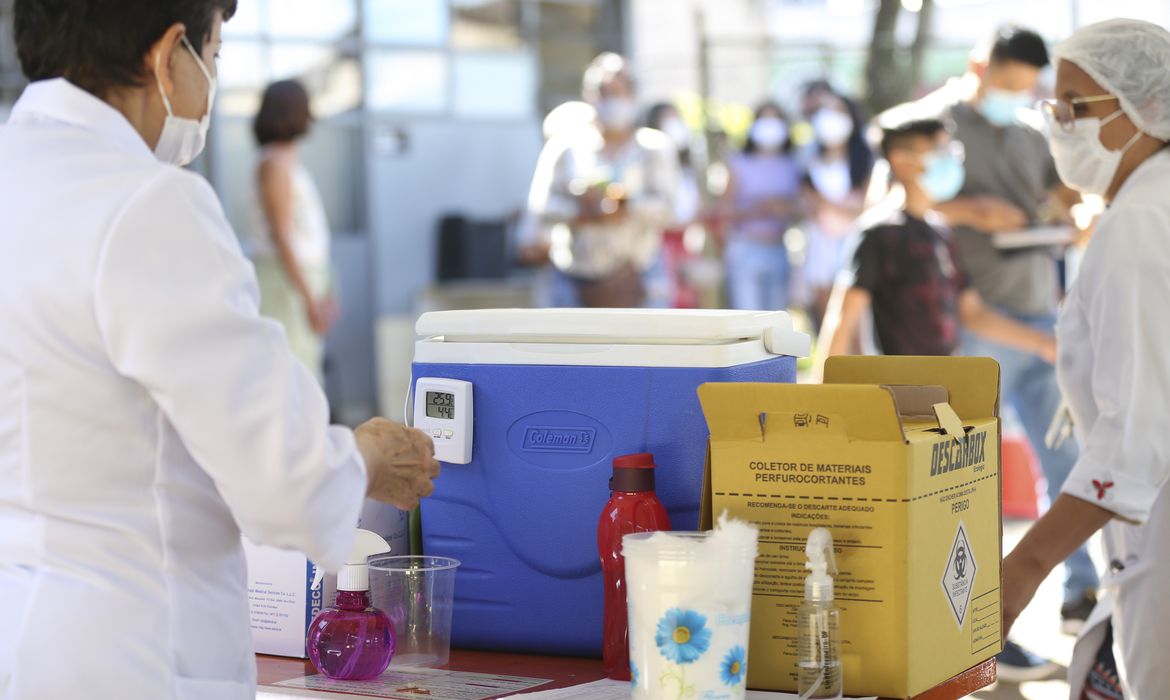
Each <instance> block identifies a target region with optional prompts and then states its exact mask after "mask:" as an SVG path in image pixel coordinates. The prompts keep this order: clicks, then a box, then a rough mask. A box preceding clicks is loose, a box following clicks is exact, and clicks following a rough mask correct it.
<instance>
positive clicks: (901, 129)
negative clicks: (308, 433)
mask: <svg viewBox="0 0 1170 700" xmlns="http://www.w3.org/2000/svg"><path fill="white" fill-rule="evenodd" d="M878 121H879V126H880V127H881V130H882V144H881V147H882V155H883V156H885V157H886V158H889V157H890V153H891V152H893V151H894V150H897V149H898V148H901V147H902V146H904V145H906V143H907V142H908V141H910V140H912V139H916V138H923V137H925V138H928V139H935V138H938V135H939V134H942V133H946V132H948V131H949V130H948V129H947V124H946V122H944V121H943V120H942V119H940V118H938V117H912V118H909V119H906V120H904V121H901V122H895V121H886V122H885V123H882V122H881V118H880V117H879V119H878Z"/></svg>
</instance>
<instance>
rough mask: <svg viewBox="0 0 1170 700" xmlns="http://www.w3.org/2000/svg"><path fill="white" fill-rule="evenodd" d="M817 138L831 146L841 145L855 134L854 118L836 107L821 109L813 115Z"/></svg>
mask: <svg viewBox="0 0 1170 700" xmlns="http://www.w3.org/2000/svg"><path fill="white" fill-rule="evenodd" d="M812 127H813V131H814V132H816V135H817V140H818V141H820V142H821V143H822V144H824V145H825V146H828V147H829V148H835V147H837V146H841V145H843V144H845V143H846V142H847V141H849V137H850V136H852V135H853V120H852V119H850V118H849V115H848V114H843V113H841V112H838V111H837V110H835V109H827V108H826V109H820V110H818V111H817V113H816V114H814V115H813V116H812Z"/></svg>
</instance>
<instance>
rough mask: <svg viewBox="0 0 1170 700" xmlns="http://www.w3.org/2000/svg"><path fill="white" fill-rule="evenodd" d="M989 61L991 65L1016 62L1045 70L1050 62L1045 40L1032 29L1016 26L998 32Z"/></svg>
mask: <svg viewBox="0 0 1170 700" xmlns="http://www.w3.org/2000/svg"><path fill="white" fill-rule="evenodd" d="M988 60H989V61H990V62H991V63H1003V62H1005V61H1015V62H1017V63H1026V64H1028V65H1029V66H1034V67H1036V68H1044V67H1045V66H1047V65H1048V62H1049V61H1048V45H1047V44H1045V43H1044V39H1043V38H1042V37H1041V36H1040V35H1039V34H1037V33H1036V32H1034V31H1032V30H1031V29H1024V28H1023V27H1015V26H1007V27H1001V28H1000V29H999V31H997V32H996V34H995V40H994V41H993V42H992V44H991V53H990V54H989V56H988Z"/></svg>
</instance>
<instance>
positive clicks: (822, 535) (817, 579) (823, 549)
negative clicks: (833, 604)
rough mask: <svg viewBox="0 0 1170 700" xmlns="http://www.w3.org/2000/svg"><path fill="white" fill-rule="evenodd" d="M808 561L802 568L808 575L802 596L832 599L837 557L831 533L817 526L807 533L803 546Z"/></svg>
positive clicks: (815, 598) (810, 598) (814, 598)
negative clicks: (806, 570)
mask: <svg viewBox="0 0 1170 700" xmlns="http://www.w3.org/2000/svg"><path fill="white" fill-rule="evenodd" d="M804 554H805V556H807V557H808V561H807V562H805V563H804V568H806V569H808V570H809V572H810V573H809V575H808V577H807V578H805V580H804V597H805V598H807V599H809V600H832V599H833V577H832V576H830V575H829V574H831V573H832V574H836V573H837V557H836V555H835V554H834V553H833V533H831V532H829V531H828V530H827V529H825V528H823V527H818V528H816V529H814V530H813V531H812V532H810V533H809V534H808V543H807V544H806V545H805V547H804Z"/></svg>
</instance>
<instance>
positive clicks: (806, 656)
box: [796, 527, 842, 700]
mask: <svg viewBox="0 0 1170 700" xmlns="http://www.w3.org/2000/svg"><path fill="white" fill-rule="evenodd" d="M804 553H805V556H807V557H808V561H807V562H805V565H804V566H805V568H806V569H808V570H809V572H810V573H809V575H808V577H807V578H805V580H804V602H802V603H801V604H800V608H799V609H798V610H797V613H796V619H797V654H798V656H797V667H798V668H797V670H798V690H799V691H800V698H801V700H832V699H836V698H840V697H841V695H842V688H841V654H840V652H841V649H840V646H841V640H840V631H841V609H840V608H838V607H837V606H836V604H834V602H833V577H832V576H830V575H829V566H830V564H831V565H832V573H834V574H835V573H837V561H836V558H835V557H834V556H833V535H832V533H830V532H829V531H828V530H826V529H825V528H823V527H818V528H816V529H815V530H813V531H812V532H810V533H809V535H808V544H807V545H805V548H804Z"/></svg>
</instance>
